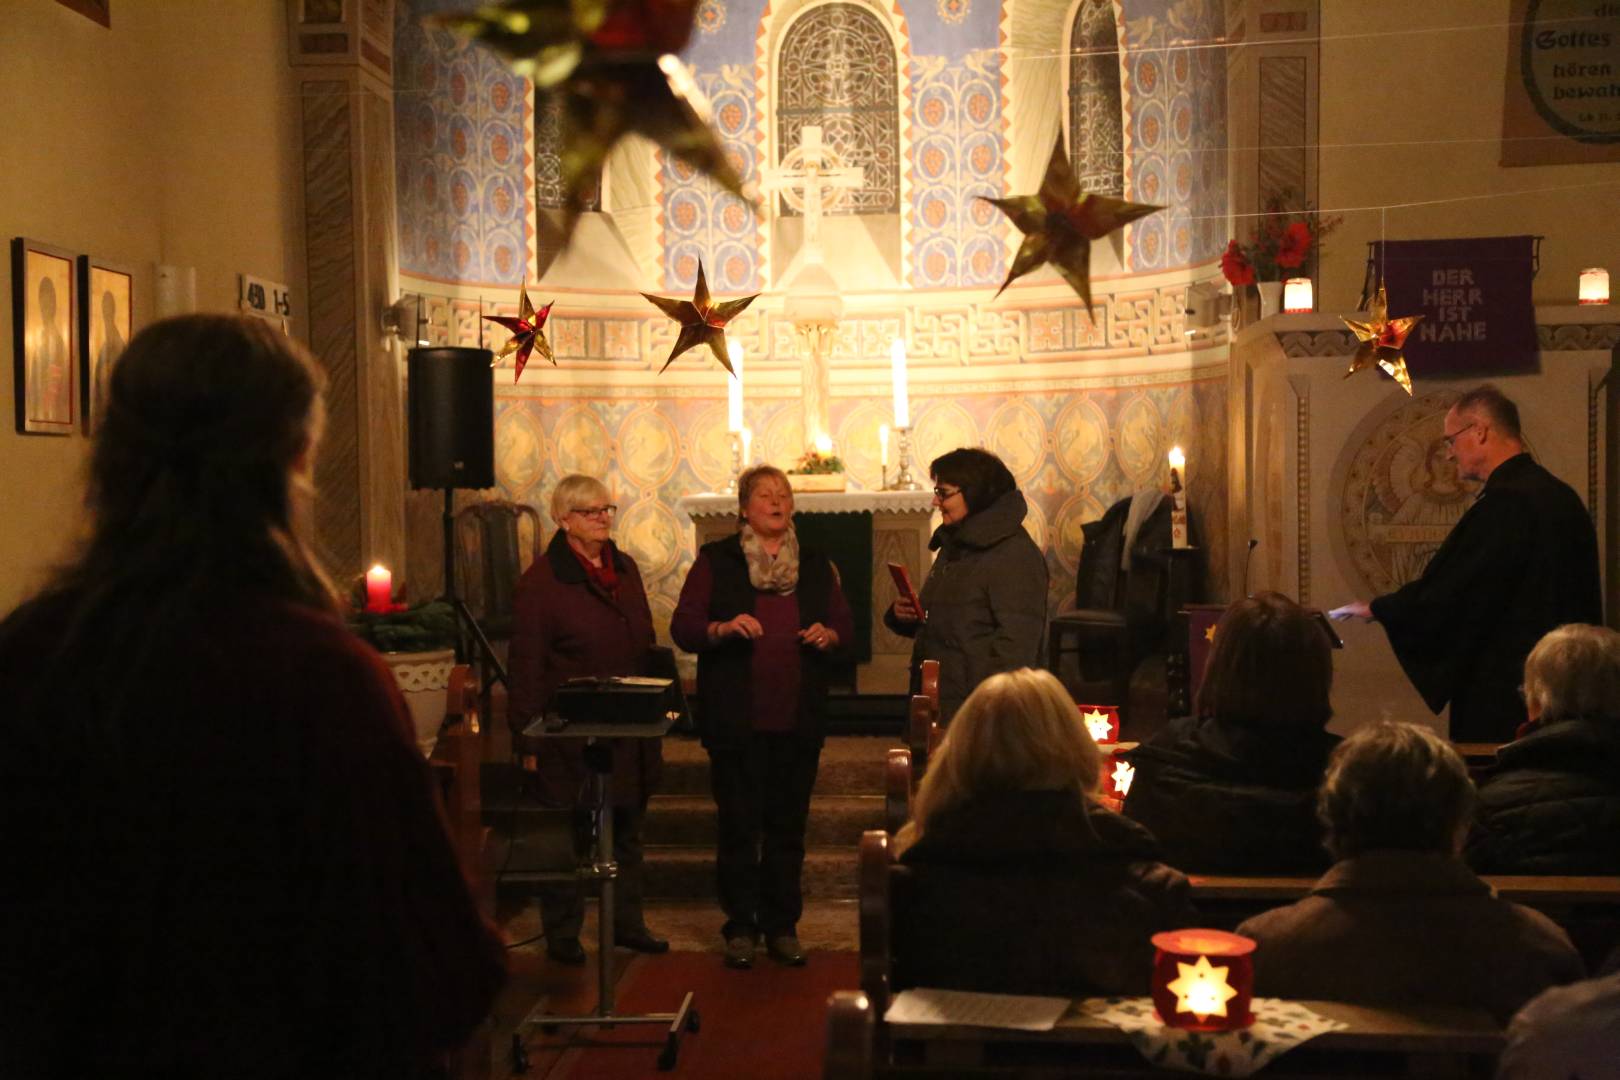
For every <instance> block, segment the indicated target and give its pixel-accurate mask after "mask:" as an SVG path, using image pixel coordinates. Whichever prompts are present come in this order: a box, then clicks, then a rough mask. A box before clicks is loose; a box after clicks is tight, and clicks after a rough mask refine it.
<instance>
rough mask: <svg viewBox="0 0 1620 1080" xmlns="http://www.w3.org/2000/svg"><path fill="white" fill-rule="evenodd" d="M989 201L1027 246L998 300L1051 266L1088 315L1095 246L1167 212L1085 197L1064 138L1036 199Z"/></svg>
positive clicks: (1015, 259) (1055, 148)
mask: <svg viewBox="0 0 1620 1080" xmlns="http://www.w3.org/2000/svg"><path fill="white" fill-rule="evenodd" d="M980 198H984V197H983V196H982V195H981V196H980ZM984 201H985V202H987V203H989V204H990V205H992V206H994V207H995V208H996V209H998V210H1000V211H1001V212H1002V213H1003V214H1006V215H1007V217H1008V218H1010V219H1011V220H1012V223H1013V224H1014V225H1016V226H1018V230H1019V231H1020V232H1022V233H1023V234H1024V242H1023V243H1022V244H1021V245H1020V246H1019V248H1018V254H1017V255H1015V256H1013V264H1012V268H1011V269H1009V270H1008V271H1007V279H1006V280H1005V281H1003V282H1002V283H1001V288H1000V289H997V290H996V295H997V296H1000V295H1001V294H1002V292H1003V291H1004V290H1005V289H1006V288H1007V286H1008V285H1011V284H1012V283H1013V281H1014V279H1016V278H1020V277H1022V276H1023V275H1025V274H1027V273H1029V272H1030V271H1031V270H1034V269H1035V268H1036V267H1038V266H1040V265H1041V264H1042V263H1051V264H1052V266H1053V267H1054V268H1055V269H1056V270H1057V272H1058V273H1059V274H1061V275H1063V280H1064V281H1067V282H1068V283H1069V285H1070V286H1071V287H1072V288H1073V289H1074V291H1075V292H1076V293H1078V294H1079V296H1080V299H1081V301H1083V302H1084V303H1085V305H1086V310H1087V311H1090V310H1091V242H1092V241H1093V240H1099V239H1101V238H1102V237H1104V236H1107V235H1108V234H1109V233H1111V232H1113V231H1115V230H1116V229H1122V228H1124V227H1125V226H1126V225H1128V224H1130V223H1131V222H1133V221H1135V220H1136V219H1138V218H1143V217H1146V216H1147V215H1149V214H1151V213H1153V212H1154V211H1155V210H1163V209H1164V207H1162V206H1150V205H1148V204H1146V203H1133V202H1126V201H1125V200H1124V199H1116V198H1113V197H1112V196H1109V195H1090V194H1084V193H1082V192H1081V190H1080V184H1079V182H1078V181H1076V180H1075V178H1074V170H1072V169H1071V168H1069V158H1068V156H1067V155H1066V154H1064V152H1063V139H1062V137H1061V136H1059V138H1058V141H1057V144H1056V145H1054V146H1053V147H1052V157H1051V160H1050V161H1048V162H1047V163H1046V176H1045V177H1044V178H1043V179H1042V180H1041V190H1040V191H1038V192H1037V193H1035V194H1034V195H1015V196H1013V197H1012V198H1010V199H984Z"/></svg>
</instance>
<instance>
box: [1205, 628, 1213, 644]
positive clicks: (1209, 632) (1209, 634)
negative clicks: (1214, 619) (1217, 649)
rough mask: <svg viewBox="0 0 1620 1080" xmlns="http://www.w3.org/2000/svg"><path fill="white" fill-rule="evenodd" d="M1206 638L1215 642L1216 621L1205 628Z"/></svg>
mask: <svg viewBox="0 0 1620 1080" xmlns="http://www.w3.org/2000/svg"><path fill="white" fill-rule="evenodd" d="M1204 640H1205V641H1208V642H1210V643H1212V644H1213V643H1214V641H1215V624H1214V623H1211V624H1210V625H1209V626H1208V627H1207V628H1206V629H1205V630H1204Z"/></svg>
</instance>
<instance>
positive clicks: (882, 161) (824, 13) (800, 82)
mask: <svg viewBox="0 0 1620 1080" xmlns="http://www.w3.org/2000/svg"><path fill="white" fill-rule="evenodd" d="M898 63H899V62H898V59H897V58H896V56H895V48H894V41H893V39H892V38H890V37H889V34H888V31H886V30H885V29H884V27H883V24H882V23H881V22H880V21H879V20H878V17H877V16H876V15H874V14H873V13H872V12H870V11H868V10H866V9H865V8H863V7H859V6H857V5H855V4H836V3H834V4H823V5H821V6H820V7H816V8H812V9H811V10H810V11H809V12H808V13H807V14H805V15H804V16H803V17H802V18H800V19H799V20H798V21H796V22H795V23H794V24H793V25H792V26H791V27H789V29H788V32H787V34H786V36H785V37H784V38H783V40H782V51H781V54H780V57H779V59H778V63H777V69H776V70H777V120H776V146H777V150H776V153H777V160H778V161H779V162H780V160H781V159H782V157H783V156H784V155H785V154H787V153H788V151H790V150H792V149H794V148H796V147H797V146H798V145H799V131H800V129H801V128H803V127H804V126H805V125H806V124H820V125H821V132H822V134H821V141H822V144H823V145H824V146H826V147H827V148H828V149H829V150H831V151H832V152H833V153H834V154H836V155H837V156H838V159H839V161H840V162H841V163H842V164H844V165H851V166H859V167H861V168H862V169H864V170H865V173H864V181H865V182H864V183H863V184H862V186H861V187H859V188H855V189H853V190H851V191H850V192H849V193H848V196H847V197H846V198H845V199H843V200H840V206H839V208H838V209H836V210H829V211H828V212H829V213H835V214H851V213H853V214H897V213H899V212H900V111H899V94H900V82H899V77H898V75H897V71H898ZM781 212H782V213H784V214H794V213H796V211H794V210H793V209H792V208H791V207H789V206H788V205H787V204H786V203H785V202H783V203H782V204H781Z"/></svg>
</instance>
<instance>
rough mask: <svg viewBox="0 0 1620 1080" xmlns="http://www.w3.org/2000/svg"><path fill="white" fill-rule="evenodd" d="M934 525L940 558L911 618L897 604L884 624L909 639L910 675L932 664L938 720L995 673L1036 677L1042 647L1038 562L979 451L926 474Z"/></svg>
mask: <svg viewBox="0 0 1620 1080" xmlns="http://www.w3.org/2000/svg"><path fill="white" fill-rule="evenodd" d="M928 474H929V476H931V477H932V478H933V481H934V505H935V506H936V507H937V508H938V509H939V516H940V518H941V524H940V526H939V528H937V529H935V530H934V536H933V539H931V540H930V541H929V542H928V546H929V547H930V548H932V549H934V550H936V551H938V552H939V555H938V556H937V557H936V558H935V559H934V565H933V568H932V569H930V570H929V571H928V579H927V580H926V581H924V582H923V586H922V592H921V594H920V595H919V596H918V599H919V600H921V601H922V605H923V610H922V611H917V610H914V609H913V608H912V606H911V604H910V603H909V602H908V601H907V600H906V599H905V598H904V597H901V598H900V599H898V600H896V601H895V602H894V604H892V605H891V606H890V608H889V610H888V611H887V612H886V613H885V615H884V622H885V624H886V625H887V626H888V627H889V629H891V630H893V631H894V632H895V633H897V634H903V635H904V636H906V637H909V638H915V639H916V644H915V645H914V646H913V647H912V650H911V666H912V671H913V674H914V675H915V672H916V671H917V669H918V667H919V666H920V665H921V664H922V662H923V661H924V660H938V661H939V716H940V721H941V723H946V724H948V723H950V720H951V717H952V716H954V715H955V714H956V710H957V709H958V708H960V707H961V705H962V702H963V701H965V700H966V699H967V696H968V695H969V694H971V693H972V692H973V688H974V687H976V686H978V685H979V684H980V683H981V682H983V681H984V680H985V679H987V678H988V677H990V676H991V675H994V674H996V673H997V672H998V671H1013V670H1015V669H1017V668H1021V667H1039V666H1040V663H1041V658H1042V655H1043V653H1044V651H1045V644H1046V587H1047V570H1046V556H1045V555H1043V554H1041V549H1040V548H1038V547H1036V546H1035V541H1033V540H1031V539H1030V538H1029V534H1028V533H1027V532H1025V531H1024V517H1025V516H1026V515H1027V514H1028V513H1029V504H1028V503H1027V502H1025V501H1024V493H1023V492H1021V491H1019V490H1018V482H1017V480H1015V479H1014V478H1013V474H1012V473H1011V472H1010V471H1009V470H1008V468H1007V466H1006V465H1005V464H1004V463H1003V462H1002V460H1001V459H1000V458H998V457H996V455H994V454H992V453H991V452H990V451H988V450H981V449H979V448H977V447H962V448H961V449H957V450H952V451H951V452H950V453H948V454H941V455H940V456H939V457H937V458H935V459H934V460H933V462H932V463H931V464H930V465H929V466H928Z"/></svg>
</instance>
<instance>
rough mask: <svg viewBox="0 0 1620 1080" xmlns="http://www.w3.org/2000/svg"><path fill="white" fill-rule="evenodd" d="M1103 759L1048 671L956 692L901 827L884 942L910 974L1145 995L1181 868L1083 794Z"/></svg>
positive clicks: (1176, 905) (914, 980) (1184, 918)
mask: <svg viewBox="0 0 1620 1080" xmlns="http://www.w3.org/2000/svg"><path fill="white" fill-rule="evenodd" d="M1102 763H1103V757H1102V754H1101V752H1100V751H1099V750H1098V749H1097V745H1096V744H1095V743H1094V742H1092V740H1091V736H1090V735H1089V734H1087V732H1086V728H1085V725H1084V724H1083V723H1082V722H1081V720H1080V714H1079V712H1078V710H1077V709H1076V708H1075V706H1074V702H1073V701H1072V700H1070V698H1069V695H1068V692H1067V691H1065V690H1064V689H1063V686H1062V684H1060V683H1059V682H1058V681H1057V679H1055V678H1054V677H1053V676H1052V675H1051V674H1050V673H1049V672H1045V671H1033V670H1031V669H1029V668H1020V669H1019V670H1017V671H1011V672H1006V673H1004V674H1000V675H993V676H991V677H990V678H988V679H986V680H985V681H984V682H983V683H981V684H980V685H979V688H978V689H977V690H975V691H973V693H972V694H970V695H969V696H968V699H967V700H966V701H965V702H964V703H963V704H962V708H961V709H960V711H958V712H957V714H956V718H955V719H954V720H952V721H951V726H950V728H949V730H948V731H947V732H946V735H945V740H944V741H943V742H942V743H941V744H940V747H939V750H938V751H937V752H936V754H935V756H934V759H933V761H932V762H931V763H930V765H929V769H928V774H927V775H926V776H925V777H924V778H923V782H922V787H921V788H920V789H919V791H918V793H917V799H916V807H915V817H914V820H913V821H912V822H910V823H909V824H907V825H906V826H905V828H903V829H901V830H900V834H899V836H898V838H897V840H896V847H897V848H898V850H899V851H900V862H901V863H902V864H904V865H906V866H908V867H910V868H911V869H912V873H911V874H910V875H907V878H908V880H906V881H905V883H904V884H903V885H899V886H897V888H899V889H900V890H901V891H900V894H899V895H897V896H896V904H897V907H900V906H901V905H903V916H902V917H900V918H897V919H896V926H895V939H894V954H895V971H896V975H897V977H898V978H899V979H900V980H901V981H903V983H904V984H905V985H908V986H934V987H949V988H958V989H972V990H984V991H999V992H1008V993H1011V992H1017V993H1054V994H1065V995H1080V994H1099V993H1102V994H1112V993H1145V992H1146V991H1147V988H1148V973H1149V969H1150V968H1151V967H1152V962H1153V948H1152V945H1151V944H1150V943H1149V941H1148V938H1149V936H1150V935H1151V934H1153V933H1156V932H1157V931H1160V930H1165V929H1170V928H1173V927H1177V926H1186V925H1188V924H1189V923H1191V922H1192V921H1193V913H1192V910H1191V906H1190V904H1189V901H1188V886H1187V879H1186V878H1185V877H1184V876H1182V874H1181V873H1180V872H1179V871H1177V870H1173V869H1171V868H1170V867H1168V866H1165V865H1164V864H1163V863H1162V862H1160V861H1159V851H1158V845H1157V843H1156V842H1155V841H1154V839H1153V836H1152V835H1151V834H1150V833H1149V832H1148V831H1147V830H1146V829H1145V828H1143V827H1142V826H1141V825H1138V824H1137V823H1136V822H1134V821H1131V820H1130V819H1129V818H1125V817H1121V816H1120V815H1118V814H1115V813H1113V812H1111V811H1109V810H1106V809H1104V808H1103V807H1102V806H1100V805H1099V804H1098V803H1097V802H1096V800H1095V797H1094V796H1095V793H1096V791H1097V788H1098V784H1099V781H1100V779H1101V775H1102Z"/></svg>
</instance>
